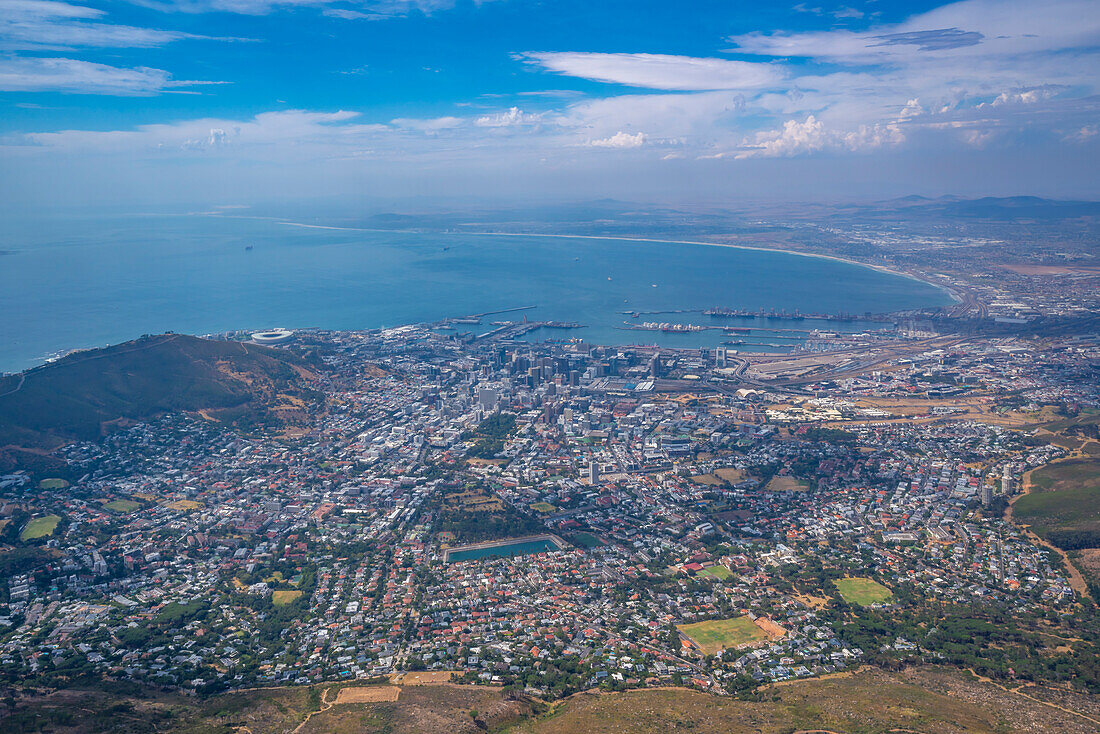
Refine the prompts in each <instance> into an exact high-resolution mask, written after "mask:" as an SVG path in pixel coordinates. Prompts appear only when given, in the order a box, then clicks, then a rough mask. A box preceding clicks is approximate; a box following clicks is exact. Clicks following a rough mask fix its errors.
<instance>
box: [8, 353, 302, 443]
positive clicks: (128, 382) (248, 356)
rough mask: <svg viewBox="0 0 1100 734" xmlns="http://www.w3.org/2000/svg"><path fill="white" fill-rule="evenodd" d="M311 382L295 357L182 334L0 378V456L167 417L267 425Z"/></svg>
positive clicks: (78, 355) (76, 356)
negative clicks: (197, 414) (194, 415)
mask: <svg viewBox="0 0 1100 734" xmlns="http://www.w3.org/2000/svg"><path fill="white" fill-rule="evenodd" d="M308 374H309V372H308V366H307V365H306V364H305V362H303V360H302V359H301V358H300V357H298V356H296V355H294V354H293V353H291V352H287V351H284V350H281V349H271V348H268V347H260V346H255V345H252V344H247V345H246V344H241V343H239V342H223V341H210V340H207V339H199V338H196V337H193V336H185V335H182V334H162V335H159V336H147V337H143V338H141V339H138V340H136V341H132V342H126V343H125V344H118V345H115V346H111V347H106V348H104V349H95V350H88V351H83V352H77V353H74V354H71V355H69V356H67V357H64V358H63V359H60V360H58V361H56V362H53V363H50V364H47V365H43V366H42V367H38V368H35V369H33V370H28V371H27V372H25V373H23V374H22V375H13V376H9V377H5V378H2V379H0V448H6V449H7V450H8V453H9V454H10V453H12V449H13V448H15V449H17V450H19V449H21V450H24V451H23V452H24V454H26V453H27V451H29V452H37V453H41V452H43V451H50V450H52V449H55V448H57V447H58V446H60V445H62V444H64V443H66V442H68V441H72V440H93V439H96V438H98V437H100V436H102V435H103V434H104V433H106V432H108V431H109V430H110V429H111V426H112V424H119V423H123V424H124V423H126V422H129V421H136V420H141V419H143V418H147V417H150V416H153V415H156V414H158V413H163V412H167V411H177V410H191V411H197V410H203V411H207V412H208V414H209V415H211V416H213V417H215V418H219V419H223V420H228V421H245V422H254V421H257V420H265V419H266V418H268V417H270V415H269V414H270V413H271V411H273V410H277V409H278V407H279V405H280V401H286V400H287V399H288V396H301V395H302V394H303V393H304V391H305V390H306V387H305V380H304V379H303V378H304V376H306V375H308ZM31 455H33V454H31Z"/></svg>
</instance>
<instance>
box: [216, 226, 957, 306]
mask: <svg viewBox="0 0 1100 734" xmlns="http://www.w3.org/2000/svg"><path fill="white" fill-rule="evenodd" d="M215 216H220V215H215ZM272 221H274V222H277V223H278V224H285V225H288V226H291V227H305V228H307V229H331V230H337V231H346V232H392V233H399V234H438V235H450V236H455V235H472V236H475V237H547V238H556V239H579V240H614V241H617V242H652V243H656V244H665V245H702V246H704V247H728V248H731V249H734V250H754V251H756V252H782V253H785V254H787V255H798V256H800V257H812V258H820V259H822V260H833V261H835V262H840V263H845V264H847V265H854V266H856V267H860V268H868V269H870V270H877V271H878V272H880V273H887V274H889V275H896V276H898V277H900V278H907V279H908V280H913V281H916V282H918V283H924V284H925V285H930V286H932V287H933V288H936V289H937V290H940V291H943V292H944V293H946V294H947V296H948V298H950V299H951V300H952V301H954V302H955V303H962V301H963V299H962V298H961V297H960V296H959V295H958V294H957V293H955V291H953V290H952V289H951V288H948V287H947V286H945V285H940V284H939V283H936V282H934V281H931V280H928V279H926V278H922V277H919V276H916V275H913V274H912V273H907V272H905V271H904V270H896V269H894V268H889V267H886V266H885V265H876V264H874V263H866V262H861V261H859V260H852V259H851V258H846V257H841V256H839V255H826V254H823V253H817V252H803V251H801V250H787V249H783V248H780V247H759V246H756V245H737V244H733V243H729V242H704V241H699V240H664V239H657V238H654V237H624V236H621V235H598V234H550V233H533V232H433V231H431V230H417V229H375V228H371V227H335V226H331V225H324V224H305V223H303V222H292V221H290V220H284V219H275V220H272Z"/></svg>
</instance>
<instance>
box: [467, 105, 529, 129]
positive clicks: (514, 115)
mask: <svg viewBox="0 0 1100 734" xmlns="http://www.w3.org/2000/svg"><path fill="white" fill-rule="evenodd" d="M538 119H539V117H538V115H530V114H527V113H526V112H524V111H523V110H521V109H520V108H519V107H509V108H508V111H507V112H500V113H497V114H495V115H482V116H481V117H479V118H477V121H476V122H475V124H476V125H478V126H479V127H515V126H517V125H524V124H527V123H531V122H536V121H538Z"/></svg>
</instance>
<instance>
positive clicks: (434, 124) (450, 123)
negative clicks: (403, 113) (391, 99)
mask: <svg viewBox="0 0 1100 734" xmlns="http://www.w3.org/2000/svg"><path fill="white" fill-rule="evenodd" d="M463 122H465V121H464V120H463V119H462V118H461V117H452V116H447V117H433V118H430V119H417V118H411V117H398V118H395V119H393V120H390V124H391V125H396V126H397V127H400V128H405V129H407V130H420V131H422V132H426V133H437V132H439V131H440V130H450V129H452V128H456V127H458V126H460V125H462V124H463Z"/></svg>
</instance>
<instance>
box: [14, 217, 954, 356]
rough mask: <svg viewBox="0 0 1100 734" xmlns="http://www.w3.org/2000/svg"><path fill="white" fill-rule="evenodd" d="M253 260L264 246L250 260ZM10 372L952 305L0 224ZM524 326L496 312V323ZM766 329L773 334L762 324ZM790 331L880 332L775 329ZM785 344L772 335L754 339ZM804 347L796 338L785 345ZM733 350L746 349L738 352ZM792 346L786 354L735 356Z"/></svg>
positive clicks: (757, 268) (788, 269)
mask: <svg viewBox="0 0 1100 734" xmlns="http://www.w3.org/2000/svg"><path fill="white" fill-rule="evenodd" d="M248 247H251V249H246V248H248ZM0 253H2V254H0V371H5V372H13V371H18V370H22V369H26V368H28V367H31V366H34V365H36V364H40V363H41V362H42V361H44V360H45V359H46V358H47V357H48V356H50V355H51V354H53V353H56V352H58V351H60V350H68V349H75V348H85V347H94V346H103V345H105V344H111V343H117V342H121V341H125V340H128V339H133V338H135V337H138V336H141V335H142V334H146V333H160V332H164V331H177V332H183V333H192V334H209V333H217V332H222V331H230V330H234V329H263V328H271V327H276V326H281V327H286V328H306V327H323V328H331V329H365V328H377V327H380V326H397V325H399V324H406V323H416V322H425V321H435V320H438V319H441V318H443V317H447V316H462V315H465V314H471V313H483V312H488V311H494V310H498V309H507V308H514V307H518V306H535V307H536V308H534V309H532V310H529V311H525V312H523V313H525V314H526V315H527V316H528V318H529V319H531V320H544V321H545V320H560V321H576V322H579V323H582V324H586V325H587V327H588V328H585V329H579V330H570V331H565V330H548V329H541V330H539V331H536V332H533V333H532V334H531V335H529V338H530V339H532V340H543V339H562V338H569V337H574V336H580V337H582V338H584V339H585V340H586V341H590V342H595V343H604V344H637V343H644V344H653V343H659V344H662V345H665V346H678V347H686V346H711V347H713V346H717V345H719V344H720V343H721V342H722V340H723V339H729V338H731V337H730V336H724V335H722V334H721V332H717V331H709V332H702V333H692V334H664V333H661V332H649V331H624V330H622V329H621V327H623V326H624V325H626V324H627V323H638V322H640V321H646V320H652V321H669V322H679V323H692V322H694V323H708V324H721V325H743V326H752V325H753V323H752V322H751V321H749V322H737V321H732V320H717V319H711V318H709V317H706V316H703V315H702V314H698V313H697V314H667V315H653V316H650V315H642V316H640V317H639V318H638V319H631V317H630V316H628V315H624V314H623V313H622V312H623V311H633V310H638V311H658V310H675V309H703V308H709V307H712V306H722V307H728V308H747V309H751V310H758V309H761V308H765V309H773V308H774V309H786V310H788V311H795V310H799V311H801V312H804V313H837V312H841V311H843V312H847V313H855V314H862V313H864V312H868V311H870V312H874V313H881V312H888V311H894V310H898V309H904V308H915V307H920V306H935V305H941V304H945V303H948V302H949V301H950V298H949V297H948V295H947V294H946V293H945V292H944V291H942V290H940V289H938V288H936V287H934V286H931V285H929V284H927V283H922V282H919V281H916V280H913V279H910V278H905V277H901V276H897V275H892V274H888V273H883V272H879V271H876V270H873V269H870V268H864V267H859V266H855V265H851V264H848V263H843V262H838V261H833V260H828V259H823V258H815V257H805V256H799V255H791V254H786V253H780V252H766V251H756V250H740V249H735V248H727V247H714V246H706V245H692V244H683V243H676V244H669V243H655V242H638V241H622V240H610V239H586V238H569V237H563V238H551V237H532V236H511V235H507V236H501V235H471V234H431V233H402V232H376V231H361V230H356V231H352V230H337V229H321V228H313V227H303V226H294V225H291V224H289V223H285V222H277V221H272V220H262V219H248V218H233V217H224V216H202V215H194V216H159V215H158V216H132V217H116V218H99V219H84V220H54V221H50V222H44V223H38V224H35V225H33V226H31V225H25V224H23V225H20V224H14V223H7V224H4V225H0ZM522 316H523V314H508V315H502V316H489V317H487V318H486V319H485V320H484V323H485V325H486V326H484V327H476V326H471V327H463V328H466V329H470V330H476V331H479V332H481V331H488V330H489V329H490V328H492V327H491V326H488V324H489V322H491V321H494V320H499V319H505V318H507V319H512V318H516V319H519V318H522ZM758 325H759V324H758ZM771 325H772V326H776V327H780V328H800V329H811V328H816V327H819V326H821V327H825V328H833V329H836V328H840V329H843V330H847V331H852V330H862V329H866V328H875V327H876V326H878V325H876V324H860V323H858V322H857V323H848V324H821V323H815V322H813V321H811V320H807V321H803V322H776V323H774V324H771ZM735 338H744V339H745V340H746V341H752V342H765V343H766V342H773V343H774V342H775V340H772V339H769V338H768V337H767V336H766V335H755V334H754V335H752V336H749V337H742V336H738V337H735ZM784 341H787V340H784ZM731 348H732V347H731ZM735 348H737V349H741V350H744V351H753V350H755V351H775V349H774V348H770V347H755V348H754V347H752V346H751V345H745V346H740V347H735Z"/></svg>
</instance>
